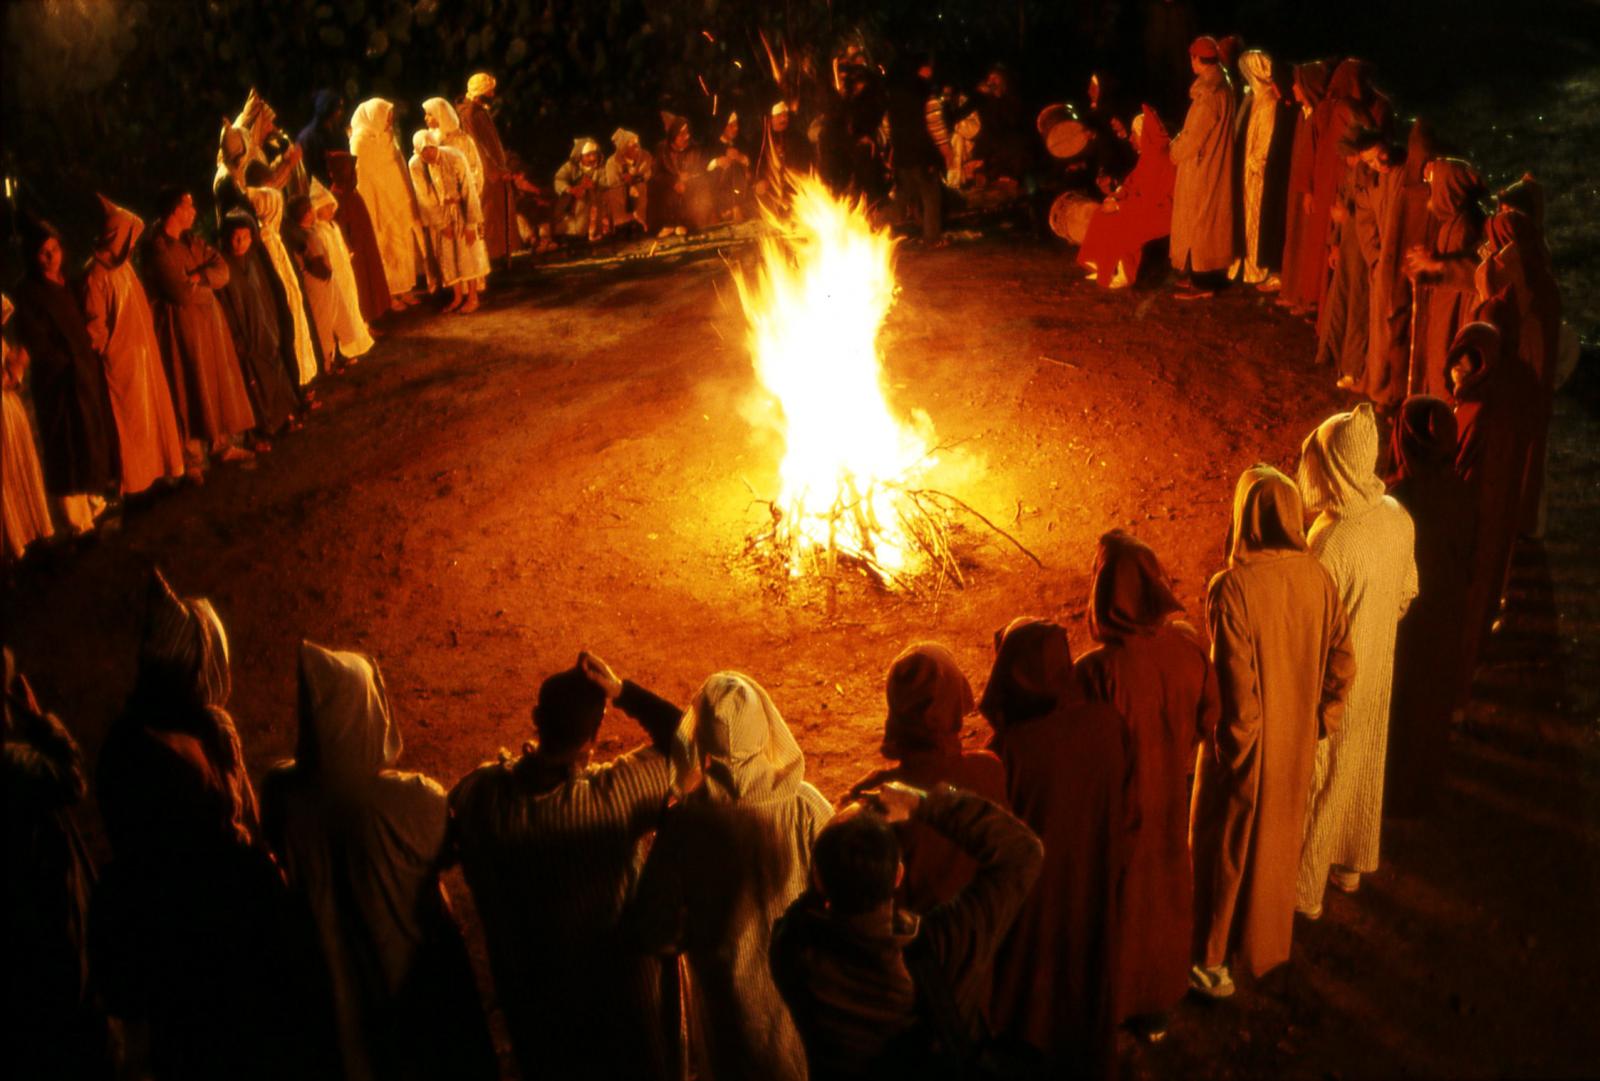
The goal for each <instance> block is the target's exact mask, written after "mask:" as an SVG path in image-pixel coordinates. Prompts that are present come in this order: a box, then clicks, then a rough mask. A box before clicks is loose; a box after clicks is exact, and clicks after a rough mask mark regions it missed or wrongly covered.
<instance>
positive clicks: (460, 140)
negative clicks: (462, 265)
mask: <svg viewBox="0 0 1600 1081" xmlns="http://www.w3.org/2000/svg"><path fill="white" fill-rule="evenodd" d="M422 111H423V113H424V115H426V116H427V117H428V119H430V120H432V121H433V122H434V124H435V126H436V127H437V129H438V132H439V139H440V142H441V145H444V146H448V147H449V148H450V149H451V150H456V151H459V152H460V154H461V156H462V157H463V158H465V159H466V162H467V173H468V174H469V176H470V177H471V179H472V198H473V199H476V200H477V201H478V216H479V220H480V221H481V220H482V217H483V193H484V184H485V183H486V182H487V179H488V175H487V173H486V172H485V171H484V165H483V154H482V153H480V152H479V150H478V140H476V139H474V138H473V137H472V134H471V133H470V132H468V131H467V129H466V128H464V127H462V126H461V117H460V115H459V114H457V113H456V110H455V106H453V105H451V104H450V103H449V102H448V101H446V100H445V99H444V98H429V99H428V100H427V101H425V102H423V103H422ZM485 232H486V230H484V229H478V230H476V233H477V235H476V237H475V238H474V240H473V245H472V246H474V247H480V248H482V251H481V252H477V253H474V259H475V260H476V259H481V260H482V262H483V265H484V266H485V267H488V265H489V243H488V241H487V240H486V239H485ZM488 280H489V276H488V273H487V271H485V273H484V275H483V277H481V278H479V279H478V287H479V288H480V289H481V288H482V287H483V286H484V285H486V284H488Z"/></svg>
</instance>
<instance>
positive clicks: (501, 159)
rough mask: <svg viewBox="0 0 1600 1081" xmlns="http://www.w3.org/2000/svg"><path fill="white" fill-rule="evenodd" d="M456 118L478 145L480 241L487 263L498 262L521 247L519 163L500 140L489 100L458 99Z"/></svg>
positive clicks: (477, 98) (478, 98) (479, 98)
mask: <svg viewBox="0 0 1600 1081" xmlns="http://www.w3.org/2000/svg"><path fill="white" fill-rule="evenodd" d="M456 115H457V116H459V117H460V118H461V126H462V127H463V128H465V129H466V132H467V134H468V135H471V136H472V138H473V141H474V142H476V143H477V144H478V156H479V157H480V158H482V159H483V191H481V192H480V193H479V198H478V201H479V203H480V205H481V207H482V210H483V241H484V244H485V246H486V247H488V249H489V261H490V262H493V263H498V262H500V261H501V260H503V259H507V258H510V256H511V253H512V252H513V251H519V250H521V248H522V247H523V243H522V237H521V236H520V234H519V233H518V230H517V187H516V174H517V173H519V172H521V164H520V163H519V162H518V161H517V160H516V158H515V157H514V156H513V155H512V154H510V153H508V152H507V151H506V148H505V144H504V143H502V142H501V141H500V129H499V127H498V126H497V125H496V124H495V122H494V114H493V113H492V112H491V111H490V99H486V98H481V97H476V98H475V97H466V98H462V99H461V100H460V101H458V102H456Z"/></svg>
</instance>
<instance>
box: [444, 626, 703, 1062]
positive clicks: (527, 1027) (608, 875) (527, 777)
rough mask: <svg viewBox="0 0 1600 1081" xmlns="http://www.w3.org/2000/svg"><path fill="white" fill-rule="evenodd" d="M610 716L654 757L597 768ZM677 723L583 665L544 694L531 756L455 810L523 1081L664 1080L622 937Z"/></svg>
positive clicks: (639, 691) (458, 795)
mask: <svg viewBox="0 0 1600 1081" xmlns="http://www.w3.org/2000/svg"><path fill="white" fill-rule="evenodd" d="M608 700H610V701H612V702H614V703H615V705H616V706H617V707H618V708H620V709H621V710H623V711H624V712H625V713H627V714H628V715H629V716H631V717H633V718H634V719H635V720H636V721H638V722H639V724H640V726H641V727H642V728H643V729H644V731H645V734H646V735H648V736H649V738H650V742H649V743H648V744H646V745H644V746H641V747H639V748H637V749H635V750H633V751H630V752H628V753H626V754H624V755H622V756H620V757H618V758H616V759H615V760H613V761H611V762H607V763H603V764H599V765H595V764H592V763H591V762H590V757H591V755H592V754H593V751H594V741H595V735H596V733H597V732H598V731H599V727H600V719H601V717H602V716H603V715H604V713H605V709H606V703H607V701H608ZM682 716H683V711H682V710H681V709H680V708H679V707H677V706H675V705H673V704H672V703H671V702H668V701H666V700H665V699H662V698H658V697H657V696H655V695H654V694H651V693H650V692H649V691H647V690H645V689H644V688H642V687H640V686H638V685H637V684H635V683H631V682H624V681H622V680H619V679H618V678H617V677H616V675H615V674H614V673H613V672H612V671H611V669H610V668H608V667H607V666H606V664H605V662H604V661H602V660H600V659H599V658H598V657H594V656H592V655H590V654H588V653H584V654H581V655H580V656H579V661H578V665H577V666H576V667H573V668H570V669H567V670H566V671H564V672H558V673H556V674H555V675H553V676H551V677H550V678H549V679H547V680H545V681H544V683H543V684H542V685H541V686H540V688H539V700H538V704H537V705H536V706H534V709H533V723H534V728H535V729H536V731H537V734H538V742H537V743H536V744H534V743H530V744H525V745H524V747H523V753H522V754H521V755H520V756H517V757H513V756H511V755H510V754H508V753H506V752H501V754H500V757H499V759H498V760H497V761H493V762H488V763H485V764H484V765H482V766H480V767H478V768H477V769H476V770H474V771H473V772H471V773H469V774H468V775H467V776H466V777H465V778H464V779H463V780H462V781H461V783H460V784H458V785H457V786H456V788H455V791H453V792H452V793H451V794H450V808H451V814H452V828H453V830H454V834H455V843H456V850H457V852H458V854H459V856H460V859H461V864H462V869H463V870H464V871H465V873H466V878H467V884H468V885H469V886H470V887H471V888H472V895H473V898H474V900H475V901H476V903H477V906H478V912H479V915H480V916H481V917H482V920H483V928H484V934H485V937H486V938H487V939H488V943H489V964H490V968H491V970H492V971H493V973H494V981H495V991H496V996H497V998H498V1000H499V1003H500V1006H501V1009H502V1010H503V1011H504V1013H505V1018H506V1025H507V1028H508V1029H509V1030H510V1033H511V1042H512V1046H513V1050H514V1051H515V1054H516V1059H517V1064H518V1068H519V1070H520V1072H521V1074H522V1076H524V1077H596V1078H611V1077H618V1078H620V1077H627V1078H644V1079H648V1078H654V1077H664V1076H667V1070H666V1062H667V1051H666V1048H667V1040H666V1028H665V1026H664V1025H663V1024H662V1023H661V1010H662V1002H663V998H662V995H661V993H660V984H661V978H662V971H661V967H660V964H659V962H658V961H657V960H656V959H655V958H654V957H649V956H645V955H642V954H640V953H638V952H637V951H634V950H631V949H629V948H628V946H627V945H626V944H624V942H623V941H622V937H621V935H620V934H619V933H618V931H617V920H618V915H619V913H620V912H621V910H622V908H623V905H624V903H625V902H626V900H627V898H628V897H629V895H630V894H631V893H632V890H633V886H634V883H635V881H636V879H637V877H638V870H639V866H640V863H641V861H642V852H641V842H642V841H643V840H644V838H645V837H646V836H647V835H648V834H649V833H650V832H651V831H652V830H653V829H654V828H655V826H656V823H657V821H658V820H659V818H660V815H661V812H662V810H663V808H664V807H665V806H666V802H667V787H668V784H669V781H670V778H671V771H670V769H669V767H668V760H667V753H666V752H667V749H668V748H669V747H670V745H671V742H672V737H673V733H674V732H675V731H676V729H677V727H678V723H679V721H680V719H681V718H682Z"/></svg>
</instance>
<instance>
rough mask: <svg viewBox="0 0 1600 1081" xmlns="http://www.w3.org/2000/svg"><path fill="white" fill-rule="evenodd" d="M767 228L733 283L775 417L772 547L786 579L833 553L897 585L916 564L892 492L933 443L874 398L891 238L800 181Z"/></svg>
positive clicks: (891, 295) (922, 464) (898, 497)
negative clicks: (750, 263)
mask: <svg viewBox="0 0 1600 1081" xmlns="http://www.w3.org/2000/svg"><path fill="white" fill-rule="evenodd" d="M768 220H769V223H770V224H771V225H772V226H774V228H775V230H776V233H777V235H776V236H773V237H769V238H767V239H765V240H763V241H762V243H761V262H760V265H759V267H758V268H757V269H756V272H755V274H754V277H753V279H748V278H746V276H745V275H744V274H742V273H740V272H739V271H738V270H737V269H736V270H735V272H734V282H735V285H736V286H737V288H738V290H739V300H740V302H741V304H742V305H743V307H744V313H745V318H746V319H747V321H748V323H749V326H750V352H751V357H752V360H753V362H754V364H755V369H756V374H757V375H758V376H759V377H760V380H761V384H762V386H763V387H765V389H766V390H767V391H768V392H770V393H771V394H772V396H773V397H774V398H775V399H776V400H777V403H778V407H779V409H780V411H781V414H782V417H781V425H782V432H783V436H784V443H785V449H784V456H783V464H782V466H781V468H780V471H779V481H780V490H779V493H778V497H777V499H776V501H775V507H776V509H777V510H778V511H779V512H781V518H780V520H779V523H778V539H779V541H780V543H781V544H783V545H784V546H785V547H786V549H787V551H788V553H789V569H790V572H791V573H792V574H795V575H799V574H801V573H803V572H804V570H805V568H806V566H807V565H808V560H809V558H810V557H813V556H817V555H824V556H826V555H837V556H844V557H847V558H855V559H858V560H860V561H863V562H864V563H866V565H867V566H869V567H871V568H873V569H874V570H876V571H878V572H880V577H882V578H883V579H884V581H885V583H886V584H889V585H894V584H896V583H897V582H898V581H902V580H906V579H908V578H909V577H910V576H912V575H914V574H916V572H917V571H918V570H919V569H921V566H922V564H923V562H924V561H925V559H926V556H925V555H924V553H923V552H922V551H921V549H920V548H918V547H917V546H916V545H915V544H914V543H913V542H912V541H911V539H910V537H909V535H908V533H907V530H906V528H905V524H904V521H903V520H902V515H903V514H904V513H905V512H906V510H907V509H908V508H907V507H906V505H905V503H904V501H905V499H906V497H905V496H904V495H903V494H901V493H902V490H903V489H905V488H907V487H909V486H911V485H912V484H913V483H914V482H915V481H916V480H917V479H918V478H919V477H921V476H922V475H923V474H924V473H925V472H926V471H927V470H928V469H929V468H930V467H931V466H932V465H933V464H934V462H933V459H932V456H931V454H930V440H929V439H927V438H925V437H924V435H923V434H919V432H918V431H916V430H913V428H912V427H911V426H909V425H907V424H905V423H903V422H901V421H900V420H898V419H897V418H896V417H895V416H894V414H893V413H892V412H891V411H890V409H889V405H888V402H887V401H886V400H885V398H884V387H883V365H882V358H881V357H880V355H879V351H878V332H879V330H880V329H881V328H882V326H883V321H884V319H885V317H887V316H888V314H889V309H890V308H891V307H892V306H893V304H894V300H895V283H894V241H893V239H892V238H891V237H890V235H889V231H888V229H886V228H885V229H875V228H874V227H873V225H872V223H871V222H870V221H869V220H868V218H867V215H866V212H865V210H864V209H863V208H862V207H861V206H860V205H859V203H857V202H855V201H848V202H847V201H841V200H839V199H835V198H834V197H833V196H832V195H831V194H830V193H829V192H828V190H827V188H825V187H824V186H823V185H822V183H821V182H820V181H818V180H816V179H815V178H804V179H796V180H795V181H794V196H793V198H792V200H791V202H790V207H789V211H788V215H787V216H786V217H784V218H782V219H779V218H777V217H775V216H772V215H769V216H768ZM919 420H920V421H921V422H922V425H921V426H922V427H923V428H924V430H926V428H927V427H928V426H927V425H926V417H925V416H922V417H919Z"/></svg>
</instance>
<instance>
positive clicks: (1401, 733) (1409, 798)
mask: <svg viewBox="0 0 1600 1081" xmlns="http://www.w3.org/2000/svg"><path fill="white" fill-rule="evenodd" d="M1390 446H1391V448H1392V451H1391V455H1390V456H1391V458H1392V459H1393V461H1394V463H1395V475H1394V478H1393V479H1392V480H1391V481H1390V485H1389V494H1390V495H1391V496H1393V497H1394V499H1395V501H1396V502H1398V503H1399V504H1400V505H1401V506H1402V507H1404V508H1405V510H1406V513H1407V514H1409V515H1411V524H1412V526H1413V527H1414V528H1415V529H1416V535H1417V557H1416V558H1417V598H1416V600H1414V601H1412V602H1411V607H1410V608H1408V609H1406V614H1405V618H1404V619H1402V620H1401V621H1400V630H1399V632H1398V634H1397V636H1396V638H1395V646H1394V697H1393V702H1392V710H1391V712H1390V718H1389V765H1388V770H1387V772H1386V774H1385V776H1384V782H1383V788H1384V796H1383V813H1384V815H1385V816H1387V817H1391V818H1414V817H1417V816H1419V815H1422V814H1425V813H1427V812H1428V811H1429V810H1430V809H1432V807H1433V805H1434V802H1435V800H1436V798H1437V793H1438V789H1439V785H1440V782H1441V780H1442V779H1443V777H1444V766H1445V756H1446V751H1447V749H1448V747H1447V744H1448V740H1449V735H1450V715H1451V713H1452V712H1453V711H1454V710H1455V708H1456V707H1457V706H1459V705H1460V704H1461V702H1462V701H1463V699H1464V698H1465V697H1466V692H1467V668H1466V652H1465V648H1464V646H1465V643H1464V642H1463V641H1462V635H1461V628H1462V626H1463V625H1464V624H1465V623H1466V621H1467V601H1468V597H1469V589H1470V585H1471V578H1472V555H1473V544H1474V542H1475V541H1476V539H1477V513H1476V509H1475V508H1474V506H1473V500H1472V491H1471V490H1470V489H1469V488H1468V487H1467V482H1466V481H1464V480H1462V479H1461V478H1460V477H1459V476H1457V475H1456V472H1455V462H1456V421H1455V416H1454V415H1453V414H1452V413H1451V410H1450V405H1449V403H1448V402H1445V401H1442V400H1440V399H1438V398H1425V397H1420V396H1419V397H1412V398H1408V399H1406V401H1405V402H1404V404H1403V405H1402V406H1401V408H1400V412H1399V414H1398V416H1397V417H1396V418H1395V424H1394V431H1393V436H1392V439H1391V442H1390Z"/></svg>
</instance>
